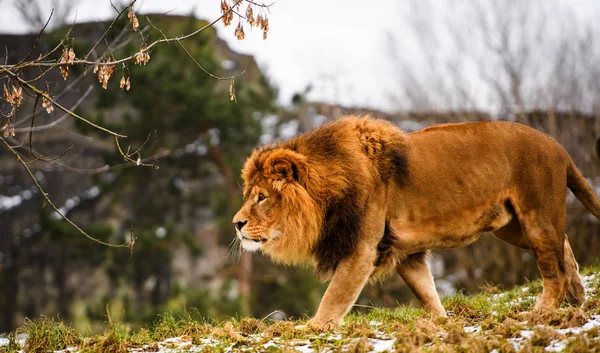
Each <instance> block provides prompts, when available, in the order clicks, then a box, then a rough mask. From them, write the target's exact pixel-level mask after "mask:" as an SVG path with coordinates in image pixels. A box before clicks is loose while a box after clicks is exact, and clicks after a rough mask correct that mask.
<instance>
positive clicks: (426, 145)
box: [233, 117, 600, 329]
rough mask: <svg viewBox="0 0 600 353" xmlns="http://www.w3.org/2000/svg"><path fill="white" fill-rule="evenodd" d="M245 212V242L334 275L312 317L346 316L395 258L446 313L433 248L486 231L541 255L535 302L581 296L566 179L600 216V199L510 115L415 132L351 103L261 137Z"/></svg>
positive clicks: (325, 324) (326, 322)
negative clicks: (319, 120)
mask: <svg viewBox="0 0 600 353" xmlns="http://www.w3.org/2000/svg"><path fill="white" fill-rule="evenodd" d="M242 177H243V179H244V199H245V202H244V204H243V206H242V208H241V209H240V211H239V212H238V213H237V214H236V215H235V217H234V218H233V223H234V225H235V228H236V231H237V236H238V238H239V239H240V240H241V242H242V246H243V247H244V249H246V250H248V251H256V250H261V251H262V252H263V253H265V254H268V255H269V256H270V257H271V258H272V259H274V260H275V261H278V262H282V263H287V264H294V263H301V262H309V263H312V264H313V265H314V266H315V267H316V272H317V274H318V275H319V277H320V278H323V279H331V283H330V284H329V287H328V288H327V291H326V292H325V295H324V296H323V299H322V301H321V304H320V306H319V309H318V311H317V314H316V315H315V317H314V318H312V319H311V320H310V321H309V323H308V325H309V326H311V327H315V328H321V329H327V328H330V327H334V326H336V325H339V324H340V323H341V322H342V319H343V317H344V315H345V314H346V313H347V312H348V310H349V309H350V308H351V306H352V304H353V303H354V302H355V300H356V298H357V297H358V295H359V293H360V291H361V290H362V288H363V286H364V285H365V283H366V282H367V280H368V279H369V278H381V277H384V276H387V275H389V274H391V273H392V272H394V271H396V272H397V273H398V274H400V276H401V277H402V278H403V279H404V281H405V282H406V283H407V284H408V286H409V287H410V288H411V289H412V291H413V292H414V293H415V294H416V296H417V297H418V298H419V299H420V300H421V302H422V304H423V306H424V308H425V309H426V310H428V311H430V312H431V313H433V314H436V315H445V313H446V312H445V310H444V308H443V307H442V305H441V303H440V299H439V297H438V294H437V292H436V290H435V286H434V283H433V277H432V276H431V272H430V271H429V268H428V266H427V262H426V258H425V255H426V253H427V251H428V250H430V249H446V248H453V247H458V246H466V245H468V244H471V243H473V242H474V241H476V240H477V239H478V238H479V236H480V233H481V232H493V233H494V234H495V235H496V236H497V237H498V238H500V239H502V240H504V241H505V242H507V243H509V244H512V245H514V246H518V247H520V248H524V249H529V250H532V251H533V254H534V255H535V258H536V261H537V265H538V267H539V269H540V272H541V274H542V277H543V281H544V289H543V292H542V294H541V296H540V297H539V299H538V301H537V303H536V305H535V307H534V310H536V311H542V310H548V309H556V308H558V306H559V305H560V303H561V301H562V300H563V299H564V298H565V297H566V299H567V300H568V302H569V303H572V304H575V305H580V304H581V303H582V302H583V301H584V300H585V290H584V287H583V283H582V280H581V277H580V276H579V274H578V265H577V262H576V261H575V258H574V257H573V252H572V251H571V247H570V245H569V241H568V240H567V236H566V234H565V204H566V201H565V199H566V192H567V187H569V189H571V191H572V192H573V194H575V196H576V197H577V198H578V199H579V200H580V201H581V203H582V204H583V205H585V207H586V208H587V209H588V210H589V211H590V212H591V213H592V214H593V215H594V216H596V217H597V218H600V201H599V200H598V199H597V198H596V196H595V195H594V192H593V191H592V189H591V187H590V186H589V185H588V184H587V182H586V181H585V179H584V178H583V176H582V175H581V172H580V171H579V170H578V169H577V167H576V166H575V165H574V164H573V161H572V160H571V158H570V157H569V155H568V154H567V153H566V151H565V150H564V149H563V148H562V147H561V146H560V145H559V144H558V143H557V142H556V141H554V140H553V139H552V138H550V137H549V136H547V135H544V134H542V133H541V132H538V131H536V130H534V129H531V128H529V127H527V126H524V125H520V124H516V123H509V122H479V123H466V124H445V125H437V126H433V127H429V128H426V129H423V130H421V131H417V132H414V133H410V134H404V133H403V132H402V131H401V130H400V129H398V128H397V127H395V126H394V125H392V124H391V123H389V122H386V121H383V120H377V119H371V118H357V117H345V118H342V119H339V120H337V121H335V122H332V123H330V124H327V125H324V126H322V127H319V128H317V129H315V130H313V131H311V132H308V133H305V134H302V135H300V136H297V137H295V138H292V139H291V140H289V141H284V142H279V143H276V144H272V145H268V146H264V147H262V148H260V149H257V150H255V151H254V152H253V153H252V155H251V156H250V158H248V160H247V161H246V164H245V165H244V168H243V171H242Z"/></svg>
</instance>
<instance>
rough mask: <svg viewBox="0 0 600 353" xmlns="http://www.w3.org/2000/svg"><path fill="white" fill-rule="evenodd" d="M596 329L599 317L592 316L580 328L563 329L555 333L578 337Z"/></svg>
mask: <svg viewBox="0 0 600 353" xmlns="http://www.w3.org/2000/svg"><path fill="white" fill-rule="evenodd" d="M596 327H600V315H592V318H591V319H590V320H588V321H587V322H586V323H585V324H583V326H581V327H569V328H563V329H560V330H557V331H558V333H562V334H569V333H570V334H574V335H578V334H580V333H582V332H585V331H590V330H593V329H595V328H596Z"/></svg>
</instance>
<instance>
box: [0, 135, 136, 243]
mask: <svg viewBox="0 0 600 353" xmlns="http://www.w3.org/2000/svg"><path fill="white" fill-rule="evenodd" d="M0 141H2V143H3V144H4V146H6V148H8V150H9V151H10V152H11V153H12V154H13V155H14V156H15V157H16V158H17V160H18V161H19V163H21V165H22V166H23V168H25V170H26V171H27V174H29V177H30V178H31V180H33V182H34V184H35V187H36V188H37V189H38V190H39V192H40V193H41V194H42V196H43V197H44V199H45V200H46V202H47V203H48V204H49V205H50V207H52V209H54V211H55V212H56V213H58V215H59V216H61V217H62V219H64V220H65V221H67V223H69V224H70V225H71V226H72V227H73V228H75V229H76V230H77V231H79V233H81V234H82V235H84V236H85V237H86V238H88V239H90V240H92V241H94V242H96V243H98V244H102V245H105V246H109V247H112V248H127V247H130V246H131V242H132V240H131V239H130V240H129V241H128V242H127V243H124V244H111V243H107V242H104V241H102V240H100V239H97V238H94V237H92V236H91V235H89V234H88V233H86V232H85V231H84V230H83V229H81V228H79V226H77V224H75V223H73V221H71V220H70V219H69V218H68V217H67V216H66V215H64V214H63V213H62V212H61V211H60V210H59V209H58V207H56V205H54V203H53V202H52V200H50V197H48V194H47V193H46V192H45V191H44V189H43V188H42V186H41V185H40V183H39V182H38V181H37V179H36V178H35V176H34V175H33V173H32V172H31V169H29V167H28V166H27V163H25V161H24V160H23V159H22V158H21V156H20V155H19V153H17V151H15V150H14V149H13V147H12V146H11V145H10V144H9V143H8V142H6V140H5V139H4V138H2V137H1V136H0ZM132 239H133V238H132Z"/></svg>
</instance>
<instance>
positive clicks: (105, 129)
mask: <svg viewBox="0 0 600 353" xmlns="http://www.w3.org/2000/svg"><path fill="white" fill-rule="evenodd" d="M6 72H7V73H8V74H9V75H10V76H12V77H13V78H15V79H16V80H17V81H19V82H20V83H21V84H23V85H25V86H26V87H27V88H29V89H30V90H32V91H33V92H35V93H37V94H39V95H41V96H42V97H44V98H46V99H47V100H49V101H50V102H52V104H54V105H55V106H57V107H58V108H59V109H60V110H62V111H63V112H65V113H67V114H69V115H70V116H72V117H74V118H77V119H79V120H81V121H83V122H85V123H87V124H88V125H90V126H93V127H95V128H96V129H98V130H101V131H104V132H107V133H109V134H111V135H113V136H114V137H115V138H117V137H127V136H126V135H121V134H117V133H116V132H113V131H111V130H109V129H107V128H105V127H102V126H100V125H98V124H94V123H93V122H91V121H89V120H87V119H86V118H84V117H82V116H80V115H78V114H76V113H75V112H72V111H70V110H69V109H67V108H65V107H64V106H62V105H61V104H59V103H58V102H57V101H55V100H54V99H53V98H52V97H50V96H49V95H48V94H46V93H45V92H43V91H41V90H40V89H38V88H37V87H35V86H34V85H32V84H30V83H27V82H26V81H25V80H23V79H22V78H20V77H19V76H18V75H17V74H15V73H13V72H12V71H10V70H9V71H6Z"/></svg>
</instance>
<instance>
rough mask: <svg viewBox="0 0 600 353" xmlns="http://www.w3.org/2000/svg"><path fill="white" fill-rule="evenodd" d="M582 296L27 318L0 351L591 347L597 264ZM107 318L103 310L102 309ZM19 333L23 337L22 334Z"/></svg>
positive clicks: (516, 293)
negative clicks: (134, 320)
mask: <svg viewBox="0 0 600 353" xmlns="http://www.w3.org/2000/svg"><path fill="white" fill-rule="evenodd" d="M582 274H583V276H584V282H585V286H586V291H587V296H588V298H587V301H586V303H585V304H584V306H583V307H582V308H573V307H568V306H564V307H563V308H561V309H560V310H558V311H557V312H555V313H552V314H549V315H543V316H542V315H538V314H534V313H531V312H528V310H530V309H531V308H532V307H533V304H534V303H535V300H536V296H537V295H539V294H540V292H541V282H539V281H536V282H531V283H529V284H528V285H525V286H521V287H516V288H513V289H511V290H509V291H504V292H501V291H499V290H497V289H496V288H493V287H491V288H487V289H486V290H485V292H486V293H484V294H478V295H475V296H464V295H462V294H457V295H454V296H450V297H446V298H444V299H443V303H444V306H445V307H446V309H447V310H448V318H432V317H430V316H429V315H427V314H426V313H425V312H423V311H422V310H420V309H415V308H411V307H407V306H399V307H398V308H396V309H377V308H373V309H371V310H370V311H369V312H368V313H366V314H361V313H352V314H350V315H349V316H348V317H347V318H346V320H345V324H344V325H343V326H342V327H340V328H338V329H336V330H334V331H332V332H327V333H321V332H305V331H300V330H297V329H296V328H295V326H296V325H299V324H302V323H305V322H306V319H303V320H287V321H272V320H270V319H269V318H264V319H262V320H259V319H254V318H242V319H230V320H228V321H224V322H216V321H211V320H207V319H205V318H199V317H196V315H195V314H194V313H193V312H191V313H189V314H188V315H186V316H185V317H173V316H172V315H170V314H164V315H162V316H160V317H158V318H157V320H156V322H155V323H154V324H153V325H152V326H151V327H146V328H138V329H130V328H127V327H123V326H121V325H119V324H113V323H111V322H110V319H109V322H108V323H107V329H106V331H105V332H104V333H102V334H98V335H89V336H85V335H81V334H79V333H77V332H75V331H74V330H73V329H72V328H70V327H68V326H66V325H65V324H64V323H62V322H60V321H58V320H53V319H47V318H41V319H38V320H35V321H27V322H26V323H25V324H24V325H23V326H22V327H21V328H19V329H18V330H17V331H16V333H15V334H13V335H10V336H9V337H7V338H4V341H3V343H0V344H2V346H0V352H18V351H22V350H23V351H25V352H47V351H63V352H67V351H75V352H338V351H345V352H384V351H390V352H469V353H476V352H496V353H503V352H519V351H521V352H596V351H600V266H597V267H593V268H587V269H585V270H583V271H582ZM108 316H109V317H110V313H108ZM25 338H26V339H25Z"/></svg>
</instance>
